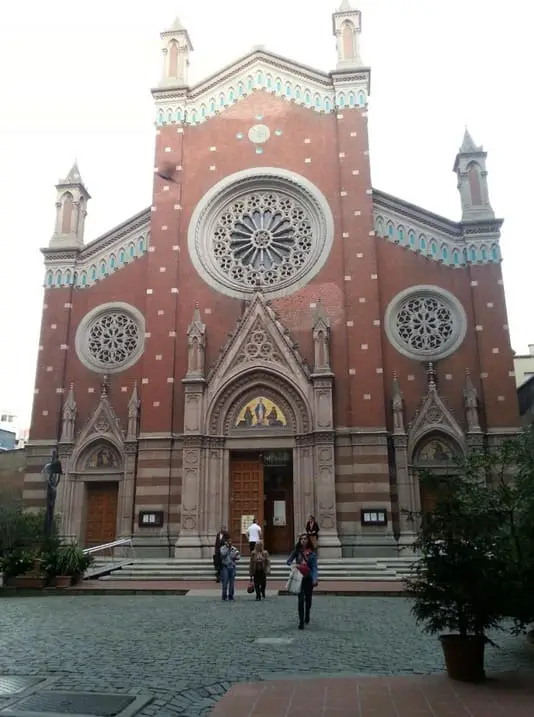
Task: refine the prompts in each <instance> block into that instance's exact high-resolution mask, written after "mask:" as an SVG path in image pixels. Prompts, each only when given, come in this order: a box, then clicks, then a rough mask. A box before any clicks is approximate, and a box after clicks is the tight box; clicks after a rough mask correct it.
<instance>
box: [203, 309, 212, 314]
mask: <svg viewBox="0 0 534 717" xmlns="http://www.w3.org/2000/svg"><path fill="white" fill-rule="evenodd" d="M204 313H205V314H211V313H212V311H211V309H204Z"/></svg>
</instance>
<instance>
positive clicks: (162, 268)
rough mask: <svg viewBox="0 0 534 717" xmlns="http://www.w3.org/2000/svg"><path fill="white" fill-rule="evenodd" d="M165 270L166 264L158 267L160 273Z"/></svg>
mask: <svg viewBox="0 0 534 717" xmlns="http://www.w3.org/2000/svg"><path fill="white" fill-rule="evenodd" d="M166 271H167V267H166V266H160V268H159V272H160V274H164V273H165V272H166Z"/></svg>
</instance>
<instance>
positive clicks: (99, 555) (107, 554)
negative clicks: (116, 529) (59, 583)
mask: <svg viewBox="0 0 534 717" xmlns="http://www.w3.org/2000/svg"><path fill="white" fill-rule="evenodd" d="M83 552H84V554H85V555H91V556H92V557H93V558H94V559H95V561H94V563H93V565H91V567H90V568H89V569H88V570H86V572H85V573H84V576H83V579H84V580H87V579H88V578H97V577H99V576H101V575H107V574H109V573H112V572H113V571H114V570H120V568H122V567H124V566H125V565H131V564H132V563H133V562H134V561H135V550H134V546H133V541H132V539H131V538H120V539H119V540H114V541H113V542H111V543H103V544H102V545H94V546H92V547H90V548H84V551H83Z"/></svg>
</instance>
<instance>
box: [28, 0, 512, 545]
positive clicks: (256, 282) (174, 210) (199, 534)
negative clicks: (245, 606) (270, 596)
mask: <svg viewBox="0 0 534 717" xmlns="http://www.w3.org/2000/svg"><path fill="white" fill-rule="evenodd" d="M333 30H334V36H335V38H336V43H337V66H336V69H334V70H332V71H331V72H328V73H325V72H322V71H319V70H316V69H313V68H311V67H307V66H304V65H301V64H300V63H299V62H298V61H297V60H290V59H287V58H285V57H281V56H278V55H275V54H273V53H271V52H269V51H268V50H266V49H264V48H256V49H253V50H252V51H251V52H250V53H248V54H247V55H246V56H244V57H241V58H240V59H238V60H236V61H235V62H234V63H233V64H231V65H229V66H227V67H223V68H221V69H220V70H219V71H218V72H217V73H216V74H215V75H213V76H211V77H207V78H206V79H204V80H203V81H202V82H199V83H198V84H194V85H193V84H190V83H189V81H188V67H189V63H190V58H191V56H192V52H193V46H192V43H191V38H190V36H189V33H188V31H187V29H186V28H184V27H183V26H182V24H181V23H180V21H179V20H176V21H175V22H174V24H172V26H171V27H169V29H167V30H165V31H164V32H163V33H162V34H161V41H162V68H163V69H162V76H161V79H160V82H159V84H158V86H157V87H156V88H155V89H154V90H153V91H152V94H153V97H154V103H155V115H154V119H155V128H156V129H155V136H156V150H155V162H154V188H153V197H152V203H151V206H150V207H148V208H146V209H143V210H142V211H140V212H139V213H138V214H136V215H135V216H133V217H131V218H130V219H127V220H126V221H125V222H124V223H123V224H121V225H120V226H118V227H115V228H114V229H111V230H110V231H109V232H107V233H106V234H104V235H103V236H101V237H99V238H97V239H94V240H93V241H91V242H88V243H85V242H84V219H85V217H86V213H87V207H88V203H89V200H90V197H89V193H88V192H87V189H86V187H85V185H84V182H83V180H82V177H81V175H80V172H79V169H78V167H77V166H76V164H75V165H74V166H73V167H72V169H71V171H70V172H69V173H68V175H67V176H66V177H65V179H64V180H63V181H61V182H60V183H59V184H58V185H57V203H56V207H57V219H56V226H55V231H54V233H53V235H52V238H51V240H50V242H49V245H48V247H47V248H45V249H43V254H44V260H45V278H44V285H45V294H44V305H43V314H42V327H41V338H40V346H39V359H38V368H37V376H36V384H35V396H34V407H33V416H32V424H31V433H30V440H29V443H28V447H27V452H28V465H27V472H26V475H25V484H24V485H25V492H24V498H25V502H26V505H27V506H28V507H29V508H35V509H37V508H39V507H42V506H43V504H44V500H45V490H44V481H43V477H42V476H41V470H42V467H43V465H44V464H45V463H46V462H47V461H48V460H49V457H50V453H51V451H52V449H53V448H54V447H56V446H57V447H58V450H59V454H60V458H61V460H62V464H63V469H64V472H65V475H64V477H63V480H62V482H61V484H60V487H59V491H58V498H57V505H56V510H57V512H58V514H59V515H60V518H61V520H62V524H63V531H64V533H65V534H67V535H71V536H76V537H77V538H78V539H79V540H80V542H81V543H83V544H84V545H97V544H102V543H106V542H109V541H111V540H114V539H115V538H119V537H129V536H133V537H134V539H135V545H136V547H137V551H138V554H140V555H154V556H167V555H171V556H177V557H187V558H199V557H209V556H211V553H212V545H213V543H214V539H215V535H216V532H217V531H218V529H219V528H220V526H221V525H227V526H228V527H229V529H230V531H231V532H232V534H233V536H234V540H236V541H238V542H239V541H240V536H241V534H242V527H243V525H244V524H245V523H246V522H247V521H249V520H250V519H251V517H252V516H256V517H257V518H258V520H259V521H260V522H261V523H262V525H263V526H264V531H265V540H266V543H267V548H268V549H269V550H270V551H271V552H272V553H283V552H284V551H287V550H289V548H290V547H291V544H292V542H293V541H294V538H295V535H296V534H297V533H298V532H299V531H301V530H302V528H303V526H304V524H305V521H306V519H307V517H308V516H309V515H310V514H313V515H314V516H315V517H316V518H317V520H318V522H319V524H320V528H321V532H320V550H321V554H322V555H323V556H325V557H332V558H333V557H339V556H364V555H376V556H378V555H388V554H394V552H395V550H396V548H397V547H398V546H399V545H403V544H407V543H409V542H410V541H411V539H412V532H411V531H412V526H411V524H410V523H409V522H408V521H407V519H406V517H405V514H404V509H418V508H419V507H420V506H421V504H422V503H423V504H424V502H425V501H428V500H430V499H431V497H429V496H428V495H425V493H424V491H422V490H421V487H420V485H419V483H418V479H417V468H418V467H420V466H422V465H424V466H427V467H430V468H433V469H435V470H436V471H437V472H441V473H442V474H443V475H446V474H447V471H449V470H451V466H452V465H453V463H454V458H455V456H457V455H459V454H461V453H462V452H464V451H466V450H468V449H469V447H470V446H478V445H481V444H483V443H486V444H488V445H491V444H493V443H495V442H498V441H500V440H502V438H503V437H505V436H507V435H509V434H510V433H513V432H514V431H515V430H516V427H517V426H518V415H517V405H516V403H517V402H516V393H515V382H514V377H513V365H512V351H511V348H510V340H509V334H508V326H507V317H506V307H505V298H504V291H503V282H502V276H501V266H500V261H501V257H500V250H499V235H500V227H501V224H502V220H501V219H498V218H496V217H495V215H494V212H493V209H492V207H491V204H490V200H489V196H488V183H487V171H486V153H485V152H484V150H483V148H482V147H481V146H478V145H477V144H476V143H475V142H474V141H473V139H472V137H471V136H470V134H469V133H468V132H467V131H466V132H465V136H464V138H463V142H462V144H461V147H460V149H459V151H458V154H457V156H456V159H455V162H454V167H453V170H454V174H455V178H456V181H457V184H458V190H459V197H460V202H461V210H462V218H461V221H459V222H455V221H451V220H449V219H446V218H444V217H441V216H437V215H435V214H432V213H430V212H428V211H426V210H424V209H422V208H420V207H418V206H414V205H412V204H409V203H407V202H405V201H403V200H402V199H400V198H397V197H394V196H390V195H388V194H386V193H384V192H382V191H380V190H379V189H375V188H374V187H372V185H371V177H370V160H369V145H368V133H367V129H368V128H367V124H368V107H369V90H370V70H369V68H368V67H367V66H366V65H365V63H364V62H363V60H362V58H361V56H360V51H359V40H360V33H361V15H360V12H359V11H357V10H354V9H352V8H351V6H350V4H349V2H348V0H343V2H342V4H341V6H340V7H339V9H338V10H337V11H336V12H335V13H334V15H333ZM147 171H150V172H152V168H147ZM451 181H452V178H451Z"/></svg>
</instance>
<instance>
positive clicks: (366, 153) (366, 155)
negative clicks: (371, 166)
mask: <svg viewBox="0 0 534 717" xmlns="http://www.w3.org/2000/svg"><path fill="white" fill-rule="evenodd" d="M363 156H364V157H368V156H369V150H368V149H364V150H363Z"/></svg>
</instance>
